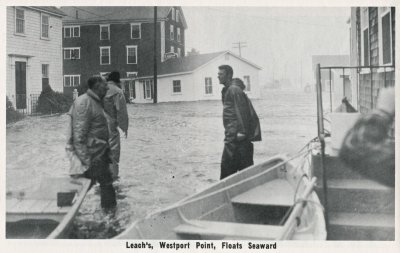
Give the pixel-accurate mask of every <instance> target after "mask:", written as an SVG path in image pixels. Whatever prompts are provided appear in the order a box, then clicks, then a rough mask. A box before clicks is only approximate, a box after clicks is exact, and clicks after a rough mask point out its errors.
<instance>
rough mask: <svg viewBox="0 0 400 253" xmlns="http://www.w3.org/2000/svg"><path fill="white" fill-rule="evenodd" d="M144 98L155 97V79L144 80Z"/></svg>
mask: <svg viewBox="0 0 400 253" xmlns="http://www.w3.org/2000/svg"><path fill="white" fill-rule="evenodd" d="M143 90H144V98H145V99H152V98H153V79H148V80H144V81H143Z"/></svg>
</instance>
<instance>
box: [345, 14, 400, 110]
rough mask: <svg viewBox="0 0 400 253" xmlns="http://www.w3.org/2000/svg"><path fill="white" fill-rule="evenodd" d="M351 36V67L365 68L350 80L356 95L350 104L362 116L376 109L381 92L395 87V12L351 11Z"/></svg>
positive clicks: (353, 73) (352, 74)
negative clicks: (356, 108) (386, 88)
mask: <svg viewBox="0 0 400 253" xmlns="http://www.w3.org/2000/svg"><path fill="white" fill-rule="evenodd" d="M350 34H351V36H350V38H351V42H350V43H351V47H350V62H351V65H352V66H363V67H366V68H362V69H359V70H357V69H356V70H352V72H351V76H350V79H351V83H352V87H353V90H356V91H357V92H356V94H357V95H358V97H356V98H355V99H354V100H353V101H354V103H355V104H356V105H357V107H358V109H359V110H360V112H362V113H365V112H368V111H370V110H371V109H372V108H374V107H375V106H376V100H377V97H378V94H379V90H380V89H381V88H383V87H388V86H394V85H395V68H394V66H395V8H394V7H353V8H351V18H350ZM371 66H372V67H371ZM369 67H371V68H369Z"/></svg>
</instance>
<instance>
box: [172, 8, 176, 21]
mask: <svg viewBox="0 0 400 253" xmlns="http://www.w3.org/2000/svg"><path fill="white" fill-rule="evenodd" d="M171 18H172V20H175V9H174V8H171Z"/></svg>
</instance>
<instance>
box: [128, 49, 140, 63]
mask: <svg viewBox="0 0 400 253" xmlns="http://www.w3.org/2000/svg"><path fill="white" fill-rule="evenodd" d="M125 48H126V64H138V46H136V45H129V46H125ZM130 48H134V49H136V53H135V58H136V59H135V62H129V61H128V59H129V58H128V49H130Z"/></svg>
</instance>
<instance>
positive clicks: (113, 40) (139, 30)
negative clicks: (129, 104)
mask: <svg viewBox="0 0 400 253" xmlns="http://www.w3.org/2000/svg"><path fill="white" fill-rule="evenodd" d="M61 10H62V11H63V12H64V13H66V15H67V16H66V17H65V18H64V19H63V59H64V61H63V63H64V64H63V66H64V78H63V79H64V93H66V94H71V93H72V91H73V90H74V89H78V87H81V88H82V87H84V86H85V85H86V80H87V79H88V78H89V77H90V76H92V75H94V74H104V73H108V72H111V71H113V70H118V71H120V73H121V77H122V78H127V77H135V76H137V75H139V74H140V73H141V72H147V71H148V69H152V68H153V41H154V39H153V38H154V22H153V21H154V12H153V11H154V7H149V6H146V7H141V6H136V7H130V6H118V7H113V6H110V7H96V6H91V7H82V6H79V7H73V6H68V7H61ZM157 12H158V13H157V34H158V36H157V39H158V41H157V59H158V61H159V63H161V62H163V61H164V60H165V54H166V53H171V52H172V53H175V54H176V55H177V56H178V57H183V56H184V52H185V29H186V28H187V25H186V21H185V17H184V15H183V11H182V8H181V7H171V6H161V7H158V8H157ZM81 84H82V86H80V85H81ZM78 90H79V89H78Z"/></svg>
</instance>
